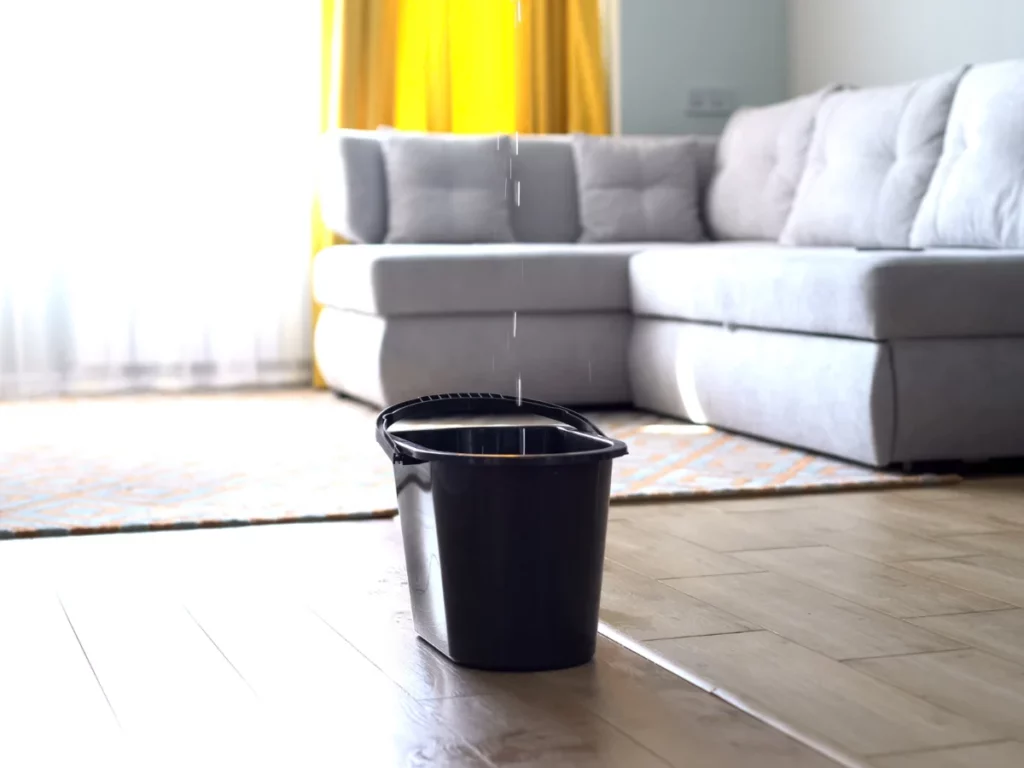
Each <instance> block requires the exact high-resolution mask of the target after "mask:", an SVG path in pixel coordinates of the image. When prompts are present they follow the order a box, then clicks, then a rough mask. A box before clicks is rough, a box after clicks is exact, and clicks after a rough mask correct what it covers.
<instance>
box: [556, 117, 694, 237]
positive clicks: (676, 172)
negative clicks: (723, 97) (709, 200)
mask: <svg viewBox="0 0 1024 768" xmlns="http://www.w3.org/2000/svg"><path fill="white" fill-rule="evenodd" d="M573 153H574V154H575V157H576V179H577V184H578V185H579V193H580V222H581V224H582V225H583V233H582V235H581V237H580V240H581V241H582V242H588V243H612V242H650V241H674V242H692V241H694V240H701V239H703V237H704V231H703V227H702V225H701V221H700V185H699V182H698V158H699V155H700V147H699V146H698V145H697V142H696V141H695V140H694V139H692V138H676V137H673V138H660V137H646V136H629V137H626V136H615V137H596V136H583V135H578V136H574V137H573Z"/></svg>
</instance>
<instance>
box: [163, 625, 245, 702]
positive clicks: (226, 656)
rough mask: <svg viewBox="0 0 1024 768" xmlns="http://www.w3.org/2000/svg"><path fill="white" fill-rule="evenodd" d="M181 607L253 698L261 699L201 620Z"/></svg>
mask: <svg viewBox="0 0 1024 768" xmlns="http://www.w3.org/2000/svg"><path fill="white" fill-rule="evenodd" d="M181 607H182V608H183V609H184V610H185V613H187V614H188V617H189V618H190V619H192V621H193V622H194V623H195V625H196V626H197V627H199V631H200V632H202V633H203V634H204V635H205V636H206V639H207V640H209V641H210V644H211V645H212V646H213V647H214V648H216V649H217V653H219V654H220V655H221V658H223V659H224V661H226V662H227V663H228V666H230V667H231V668H232V669H233V670H235V674H236V675H238V678H239V679H240V680H241V681H242V682H243V683H245V687H246V688H248V689H249V691H250V692H251V693H252V695H253V696H255V697H256V698H257V699H258V698H259V694H258V693H257V692H256V689H255V688H253V687H252V684H250V683H249V681H248V680H246V679H245V675H243V674H242V670H240V669H239V668H238V667H236V666H235V664H234V662H233V661H231V659H229V658H228V655H227V654H226V653H224V649H223V648H221V647H220V646H219V645H218V644H217V641H216V640H214V639H213V637H212V636H211V635H210V633H209V632H207V631H206V627H204V626H203V625H202V624H200V623H199V619H197V618H196V617H195V616H194V615H193V614H192V611H190V610H189V609H188V607H187V606H184V605H183V606H181Z"/></svg>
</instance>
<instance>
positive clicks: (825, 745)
mask: <svg viewBox="0 0 1024 768" xmlns="http://www.w3.org/2000/svg"><path fill="white" fill-rule="evenodd" d="M598 631H599V632H600V633H601V634H602V635H603V636H604V637H606V638H608V639H609V640H611V641H612V642H614V643H617V644H618V645H621V646H622V647H623V648H626V649H627V650H630V651H632V652H633V653H636V654H637V655H639V656H641V657H643V658H645V659H647V660H648V661H650V662H652V663H654V664H657V665H658V666H659V667H661V668H662V669H664V670H665V671H666V672H670V673H671V674H673V675H675V676H676V677H678V678H680V679H681V680H685V681H686V682H688V683H690V684H691V685H695V686H696V687H698V688H700V689H701V690H703V691H706V692H707V693H709V694H711V695H712V696H715V697H717V698H719V699H721V700H722V701H724V702H726V703H727V704H730V705H732V706H734V707H736V708H737V709H738V710H740V711H741V712H744V713H746V714H748V715H750V716H751V717H753V718H755V719H757V720H760V721H761V722H762V723H764V724H765V725H767V726H769V727H771V728H774V729H775V730H777V731H779V732H780V733H783V734H785V735H786V736H789V737H790V738H791V739H793V740H794V741H797V742H799V743H801V744H803V745H804V746H807V747H810V748H811V749H813V750H814V751H816V752H818V753H819V754H821V755H824V756H825V757H827V758H829V759H830V760H833V761H835V762H836V763H838V764H840V765H842V766H844V768H871V766H870V764H869V763H867V762H865V761H864V760H863V759H861V758H860V757H858V756H856V755H854V754H853V753H851V752H848V751H847V750H845V749H843V748H842V747H839V746H838V745H835V744H832V743H830V742H828V741H825V740H823V739H818V738H815V737H814V736H810V735H808V734H805V733H803V732H802V731H800V730H799V729H797V728H795V727H793V726H790V725H789V724H788V723H786V722H784V721H783V720H781V719H779V718H777V717H775V716H773V715H770V714H768V713H767V712H764V711H762V710H761V708H760V707H757V706H753V705H751V704H750V703H748V702H747V701H746V699H745V698H743V697H742V696H737V695H735V694H733V693H732V692H731V691H729V690H727V689H726V688H722V687H720V686H718V685H715V684H713V683H711V682H710V681H708V680H706V679H705V678H703V677H701V676H700V675H698V674H696V673H694V672H691V671H690V670H688V669H686V668H684V667H682V666H680V665H678V664H676V663H674V662H671V661H669V660H668V659H666V658H664V657H663V656H661V654H659V653H656V652H654V651H651V650H650V649H649V648H647V647H646V646H645V645H644V643H645V642H649V641H636V640H633V639H632V638H630V637H629V636H627V635H625V634H624V633H622V632H619V631H618V630H617V629H615V628H614V627H612V626H609V625H608V624H605V623H604V622H601V623H600V625H599V627H598ZM725 634H742V633H738V632H731V633H725Z"/></svg>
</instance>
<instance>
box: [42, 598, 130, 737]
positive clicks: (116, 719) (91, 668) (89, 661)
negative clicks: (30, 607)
mask: <svg viewBox="0 0 1024 768" xmlns="http://www.w3.org/2000/svg"><path fill="white" fill-rule="evenodd" d="M57 602H58V603H60V609H61V611H63V612H64V618H65V619H67V622H68V626H69V627H71V632H72V633H73V634H74V636H75V642H77V643H78V648H79V650H81V651H82V656H84V657H85V663H86V664H88V665H89V671H90V672H92V677H93V679H94V680H95V681H96V685H98V686H99V689H100V693H102V694H103V700H104V701H106V702H107V707H108V708H109V709H110V714H111V715H113V716H114V722H116V723H117V727H118V728H119V729H122V730H123V728H122V726H121V718H119V717H118V716H117V710H116V709H114V705H113V704H112V703H111V701H110V697H109V696H108V695H107V689H106V688H104V687H103V682H102V681H101V680H100V676H99V675H98V674H97V673H96V667H94V666H93V665H92V659H90V658H89V653H88V652H87V651H86V650H85V646H84V645H83V644H82V638H81V637H79V636H78V630H77V629H75V624H74V622H73V621H71V615H70V614H69V613H68V609H67V607H66V606H65V605H64V601H63V600H61V599H60V595H58V596H57Z"/></svg>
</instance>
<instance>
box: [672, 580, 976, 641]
mask: <svg viewBox="0 0 1024 768" xmlns="http://www.w3.org/2000/svg"><path fill="white" fill-rule="evenodd" d="M664 583H665V584H668V585H669V586H671V587H673V588H675V589H678V590H680V591H681V592H685V593H686V594H688V595H690V596H691V597H695V598H697V599H698V600H702V601H704V602H705V603H709V604H711V605H714V606H715V607H717V608H721V609H722V610H724V611H728V612H729V613H731V614H733V615H735V616H739V617H740V618H742V619H744V620H746V621H748V622H750V623H751V624H754V625H756V626H759V627H763V628H765V629H769V630H771V631H772V632H775V633H776V634H778V635H782V636H783V637H785V638H787V639H789V640H792V641H794V642H796V643H799V644H800V645H803V646H804V647H806V648H810V649H812V650H815V651H818V652H820V653H823V654H825V655H826V656H829V657H830V658H833V659H838V660H842V659H856V658H864V657H868V656H888V655H893V654H900V653H918V652H922V651H939V650H948V649H950V648H956V647H961V644H959V643H957V642H955V641H952V640H950V639H949V638H945V637H943V636H941V635H937V634H934V633H932V632H928V631H926V630H922V629H921V628H919V627H915V626H914V625H912V624H908V623H907V622H905V621H901V620H900V619H894V618H892V617H891V616H887V615H885V614H883V613H879V612H877V611H873V610H871V609H869V608H864V607H862V606H860V605H857V604H856V603H852V602H850V601H849V600H844V599H843V598H841V597H836V596H834V595H831V594H829V593H827V592H822V591H821V590H818V589H815V588H814V587H810V586H806V585H804V584H801V583H800V582H798V581H794V580H793V579H789V578H787V577H785V576H780V575H778V574H775V573H751V574H746V575H736V576H710V577H704V578H690V579H674V580H671V581H666V582H664Z"/></svg>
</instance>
